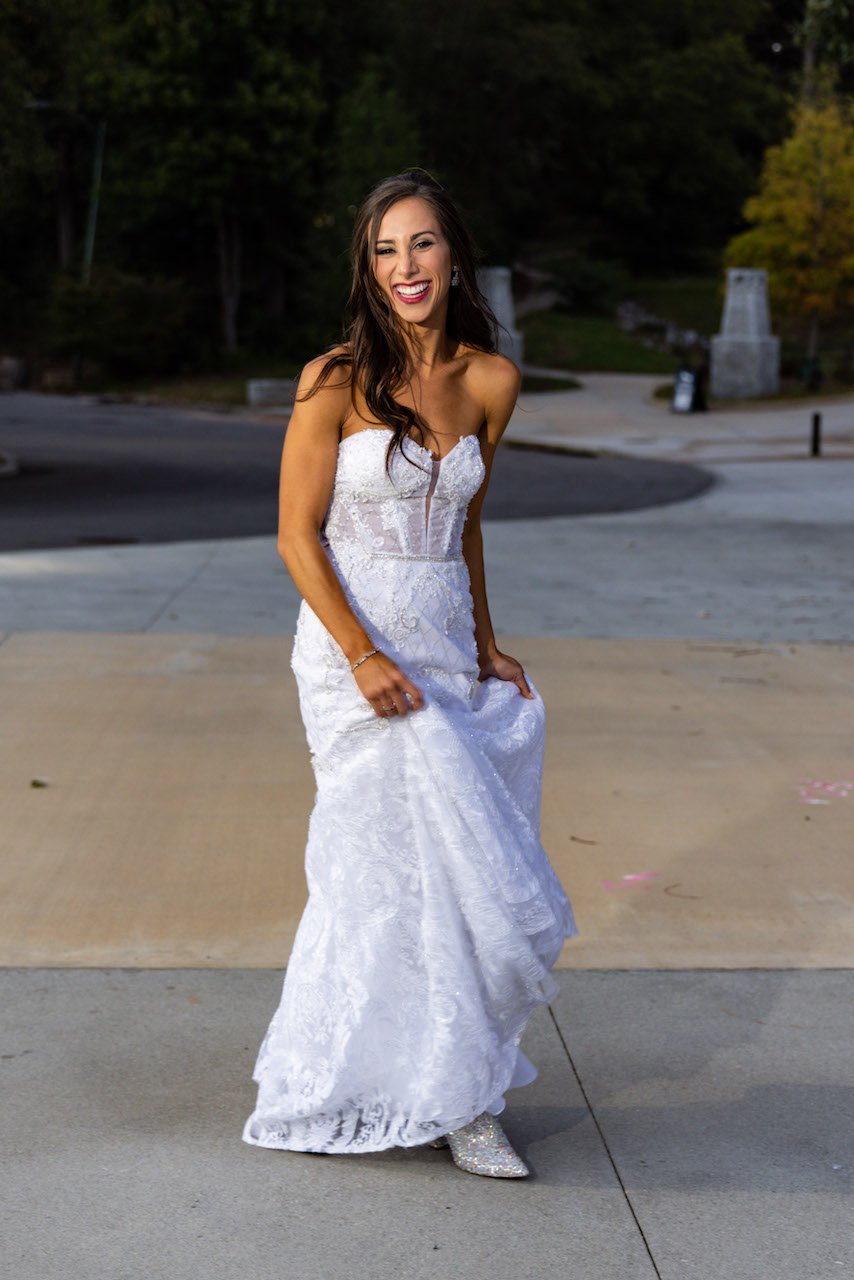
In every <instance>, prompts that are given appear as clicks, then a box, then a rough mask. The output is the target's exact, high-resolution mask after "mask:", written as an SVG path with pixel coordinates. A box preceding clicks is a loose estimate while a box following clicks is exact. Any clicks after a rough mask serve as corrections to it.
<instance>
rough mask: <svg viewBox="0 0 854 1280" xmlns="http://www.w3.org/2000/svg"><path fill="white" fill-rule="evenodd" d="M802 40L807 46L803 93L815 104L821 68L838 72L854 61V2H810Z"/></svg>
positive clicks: (846, 0) (826, 0)
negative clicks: (817, 81)
mask: <svg viewBox="0 0 854 1280" xmlns="http://www.w3.org/2000/svg"><path fill="white" fill-rule="evenodd" d="M799 38H800V42H801V45H802V47H803V68H802V72H803V76H802V85H801V91H802V94H803V97H804V98H805V99H806V101H808V102H811V101H812V100H813V98H814V96H815V92H816V77H817V73H818V70H819V67H820V66H824V67H825V68H828V67H830V68H833V69H834V70H835V71H836V72H837V73H838V72H840V71H842V70H843V69H844V68H846V67H848V66H850V65H851V63H852V61H854V3H852V0H806V10H805V12H804V18H803V22H802V23H801V28H800V32H799Z"/></svg>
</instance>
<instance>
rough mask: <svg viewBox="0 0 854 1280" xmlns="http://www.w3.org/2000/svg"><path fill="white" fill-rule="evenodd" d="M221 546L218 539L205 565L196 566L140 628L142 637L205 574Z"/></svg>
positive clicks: (204, 562) (220, 541)
mask: <svg viewBox="0 0 854 1280" xmlns="http://www.w3.org/2000/svg"><path fill="white" fill-rule="evenodd" d="M221 546H222V540H221V539H218V540H217V541H216V542H215V543H214V546H213V550H212V551H211V552H210V553H209V555H208V556H207V557H206V559H205V560H204V561H203V563H202V564H199V565H196V567H195V569H193V571H192V572H191V573H190V575H189V577H187V578H185V579H184V581H183V582H182V583H181V585H180V586H179V587H176V588H175V590H174V591H173V592H172V594H171V595H170V596H168V597H167V599H166V600H165V601H164V603H163V604H162V605H161V606H160V608H159V609H158V610H157V611H156V612H155V613H154V614H153V615H152V617H150V618H149V619H148V622H146V624H145V626H144V627H140V633H141V634H142V635H146V634H147V633H148V632H149V631H150V630H151V628H152V627H153V626H154V624H155V622H158V621H159V620H160V619H161V618H162V617H163V615H164V613H165V612H166V610H167V609H168V608H169V606H170V605H171V604H174V603H175V601H176V600H177V599H178V597H179V596H180V595H183V593H184V592H185V591H186V590H187V588H188V587H191V586H192V585H193V583H194V582H195V581H196V579H197V578H198V577H199V575H200V574H202V573H204V571H205V569H207V567H208V565H209V564H210V563H211V561H212V560H213V558H214V556H215V555H216V553H217V552H218V551H219V549H220V547H221Z"/></svg>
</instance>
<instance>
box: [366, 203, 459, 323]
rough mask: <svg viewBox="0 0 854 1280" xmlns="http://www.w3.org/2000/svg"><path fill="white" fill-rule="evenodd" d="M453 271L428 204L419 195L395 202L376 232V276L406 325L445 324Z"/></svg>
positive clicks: (444, 243) (395, 310) (448, 251)
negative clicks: (439, 322)
mask: <svg viewBox="0 0 854 1280" xmlns="http://www.w3.org/2000/svg"><path fill="white" fill-rule="evenodd" d="M451 270H452V263H451V250H450V247H449V246H448V242H447V240H446V239H445V237H444V235H443V234H442V230H441V227H440V224H439V219H438V218H437V217H436V214H435V213H434V212H433V210H432V209H431V208H430V206H429V204H427V202H426V201H425V200H420V199H419V198H418V197H417V196H410V197H407V198H406V199H405V200H398V202H397V204H393V205H392V206H391V208H390V209H388V210H387V211H386V213H385V215H384V216H383V219H382V222H381V223H380V227H379V231H378V233H377V243H376V245H375V246H374V274H375V275H376V278H377V283H378V284H379V286H380V288H381V289H382V291H383V293H384V294H385V295H386V296H387V297H388V298H389V300H390V303H391V306H392V309H393V310H394V312H395V313H396V315H397V316H398V317H399V318H400V319H401V320H406V321H408V322H409V323H410V324H426V323H428V322H432V323H436V322H438V321H441V322H442V323H443V324H444V321H445V316H446V314H447V309H448V290H449V289H450V287H451Z"/></svg>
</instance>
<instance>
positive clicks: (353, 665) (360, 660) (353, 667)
mask: <svg viewBox="0 0 854 1280" xmlns="http://www.w3.org/2000/svg"><path fill="white" fill-rule="evenodd" d="M375 653H379V649H370V650H369V651H368V652H367V653H366V654H365V655H364V656H363V657H361V658H357V659H356V661H355V662H351V663H350V670H351V671H355V670H356V668H357V667H360V666H361V665H362V663H363V662H367V661H368V658H372V657H373V656H374V654H375Z"/></svg>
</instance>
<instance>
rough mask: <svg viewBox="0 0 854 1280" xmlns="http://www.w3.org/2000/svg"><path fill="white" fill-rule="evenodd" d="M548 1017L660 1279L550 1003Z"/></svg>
mask: <svg viewBox="0 0 854 1280" xmlns="http://www.w3.org/2000/svg"><path fill="white" fill-rule="evenodd" d="M549 1017H550V1018H551V1020H552V1022H553V1024H554V1029H555V1031H556V1032H557V1034H558V1039H559V1040H560V1042H561V1044H562V1045H563V1051H564V1053H565V1054H566V1059H567V1062H568V1063H569V1065H570V1068H571V1070H572V1074H573V1075H574V1076H575V1081H576V1084H577V1085H578V1087H579V1089H580V1090H581V1096H582V1098H583V1099H584V1102H585V1105H586V1107H587V1110H588V1111H589V1112H590V1118H591V1120H592V1121H593V1123H594V1125H595V1126H596V1132H597V1133H598V1134H599V1138H600V1140H601V1142H602V1146H603V1147H604V1148H605V1154H606V1155H607V1157H608V1160H609V1162H610V1165H611V1168H612V1169H613V1170H614V1177H615V1178H616V1179H617V1183H618V1184H619V1187H620V1190H621V1191H622V1193H623V1199H624V1200H625V1202H626V1205H627V1207H628V1210H629V1213H630V1214H631V1215H632V1219H633V1220H634V1224H635V1226H636V1227H637V1229H638V1234H639V1235H640V1238H641V1240H642V1241H643V1247H644V1248H645V1249H646V1252H647V1256H648V1258H649V1260H650V1262H651V1264H652V1269H653V1271H654V1272H655V1274H656V1276H657V1280H662V1276H661V1272H660V1271H659V1269H658V1264H657V1263H656V1261H655V1258H654V1257H653V1254H652V1249H651V1248H650V1247H649V1241H648V1240H647V1238H646V1232H645V1231H644V1229H643V1227H642V1226H641V1224H640V1219H639V1218H638V1215H637V1214H636V1213H635V1207H634V1205H633V1204H632V1202H631V1198H630V1197H629V1193H628V1191H627V1190H626V1184H625V1183H624V1182H623V1179H622V1177H621V1176H620V1171H619V1169H618V1168H617V1162H616V1160H615V1159H614V1157H613V1155H612V1154H611V1148H610V1147H609V1146H608V1139H607V1138H606V1137H605V1133H604V1131H603V1129H602V1126H601V1124H600V1123H599V1118H598V1116H597V1115H596V1112H595V1111H594V1109H593V1104H592V1102H591V1101H590V1098H589V1097H588V1094H587V1090H586V1089H585V1088H584V1084H583V1082H582V1079H581V1076H580V1074H579V1071H578V1068H577V1067H576V1065H575V1062H574V1061H573V1057H572V1054H571V1053H570V1052H569V1046H568V1045H567V1043H566V1040H565V1039H564V1036H563V1032H562V1031H561V1029H560V1026H559V1024H558V1020H557V1018H556V1017H555V1013H554V1010H553V1009H552V1007H551V1005H549Z"/></svg>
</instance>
